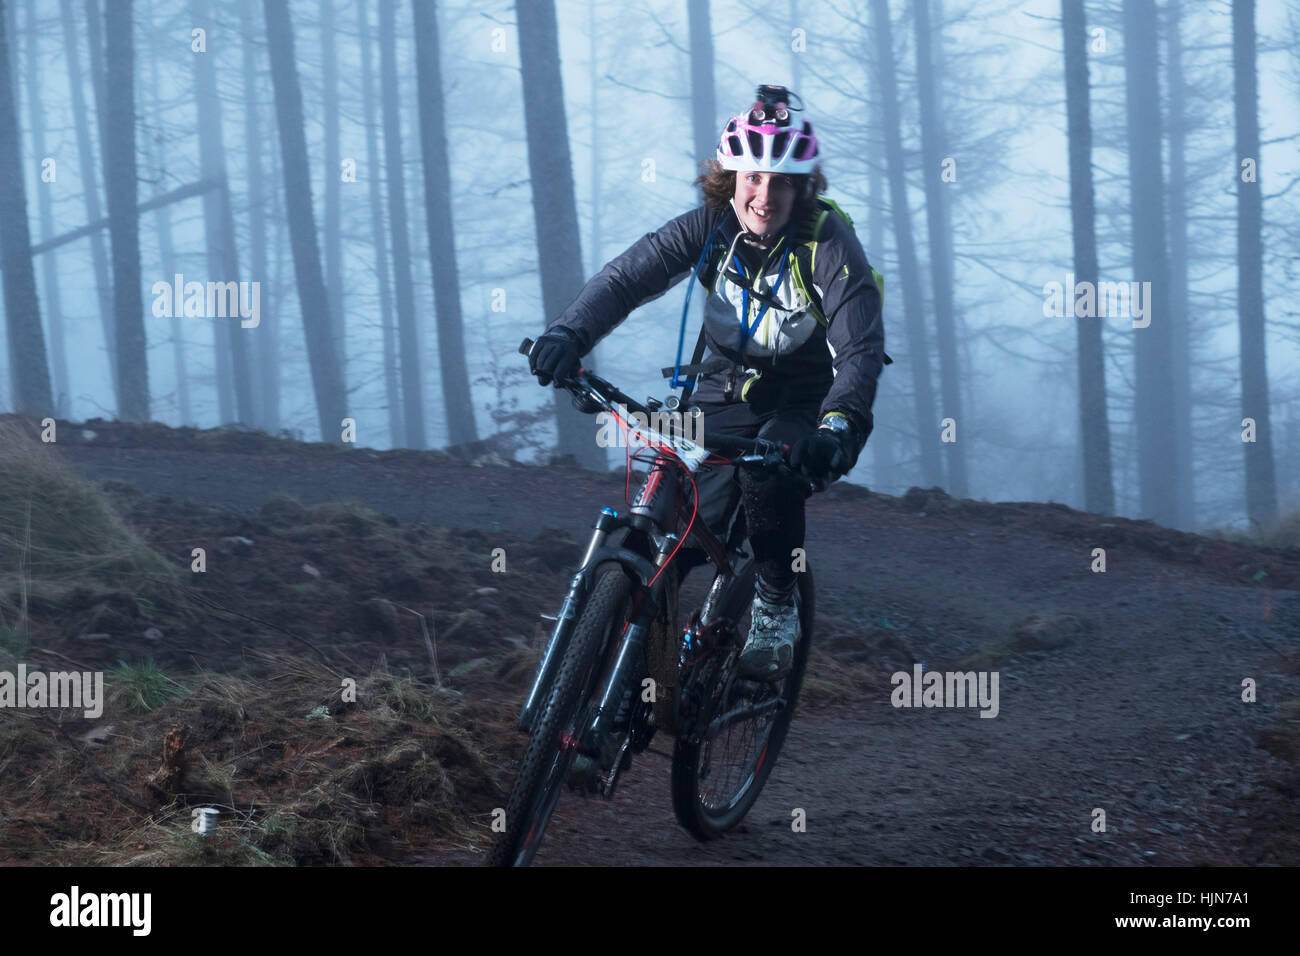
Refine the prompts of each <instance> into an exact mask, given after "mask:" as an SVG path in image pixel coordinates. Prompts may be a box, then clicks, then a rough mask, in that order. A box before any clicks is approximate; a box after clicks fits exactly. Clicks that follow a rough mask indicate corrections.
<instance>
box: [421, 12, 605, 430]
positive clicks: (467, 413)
mask: <svg viewBox="0 0 1300 956" xmlns="http://www.w3.org/2000/svg"><path fill="white" fill-rule="evenodd" d="M411 9H412V11H413V13H414V17H415V69H416V80H417V83H418V84H419V85H418V89H419V102H420V147H421V153H422V155H423V158H424V204H425V216H426V220H427V223H428V230H429V265H430V267H431V272H432V275H433V297H434V308H435V309H436V310H437V313H438V358H439V360H440V363H441V371H442V400H443V405H444V407H445V408H446V410H447V436H448V437H447V442H448V444H451V445H461V444H464V443H465V442H471V441H477V440H478V431H477V429H476V428H475V427H474V395H473V392H472V391H471V390H470V384H469V368H468V366H467V364H466V361H465V330H464V323H463V320H462V318H461V311H460V273H459V271H458V270H457V267H456V235H455V227H454V224H453V222H452V218H451V163H450V162H448V160H447V117H446V111H445V110H444V108H443V91H442V57H441V53H440V51H439V48H438V42H439V41H438V8H437V6H436V4H435V3H434V0H412V3H411ZM592 119H593V121H594V120H595V117H594V116H593V117H592Z"/></svg>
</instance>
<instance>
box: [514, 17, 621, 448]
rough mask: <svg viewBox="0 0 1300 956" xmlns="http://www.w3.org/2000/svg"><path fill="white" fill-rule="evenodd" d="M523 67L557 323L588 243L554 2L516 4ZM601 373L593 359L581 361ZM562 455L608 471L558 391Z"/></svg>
mask: <svg viewBox="0 0 1300 956" xmlns="http://www.w3.org/2000/svg"><path fill="white" fill-rule="evenodd" d="M515 16H516V21H517V23H518V34H519V62H520V66H521V67H522V73H523V76H522V79H523V91H524V125H525V131H526V134H527V137H528V171H529V176H530V177H531V181H532V194H533V225H534V228H535V229H536V232H537V260H538V267H539V270H540V272H541V283H542V310H543V312H544V313H545V314H546V315H548V316H558V315H559V314H560V313H561V312H562V311H563V310H564V307H565V306H567V305H568V304H569V303H570V302H572V301H573V300H574V299H576V298H577V297H578V293H579V292H581V291H582V284H583V283H582V243H581V241H580V240H579V238H578V210H577V203H576V201H575V199H574V195H573V163H572V161H571V159H570V156H569V133H568V123H567V121H566V119H565V111H564V88H563V84H562V82H561V79H560V41H559V33H558V28H557V26H556V22H555V3H554V0H515ZM583 365H584V367H586V368H589V369H591V370H593V371H594V370H595V362H594V360H593V357H592V355H591V354H588V355H587V357H586V358H585V359H584V360H583ZM554 391H555V411H556V420H557V424H558V432H559V439H558V443H557V445H558V447H557V449H556V451H557V453H558V454H559V455H560V456H561V457H563V456H566V455H572V456H573V458H574V459H575V460H576V461H577V462H578V463H579V464H580V465H582V466H584V467H587V468H592V469H595V470H598V471H604V470H606V468H607V467H608V463H609V460H608V458H607V456H606V454H605V450H604V449H603V448H600V447H599V446H597V444H596V441H595V439H596V431H595V427H594V425H593V423H592V420H591V418H590V417H589V416H587V415H583V414H582V413H581V412H579V411H578V410H577V409H576V408H574V407H573V405H572V402H571V399H570V396H569V393H568V392H566V391H564V390H562V389H555V390H554Z"/></svg>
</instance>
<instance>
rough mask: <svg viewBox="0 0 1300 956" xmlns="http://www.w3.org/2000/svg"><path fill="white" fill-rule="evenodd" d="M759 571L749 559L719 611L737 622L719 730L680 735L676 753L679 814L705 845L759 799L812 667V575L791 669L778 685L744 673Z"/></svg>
mask: <svg viewBox="0 0 1300 956" xmlns="http://www.w3.org/2000/svg"><path fill="white" fill-rule="evenodd" d="M756 574H757V572H756V570H755V568H754V565H753V562H752V561H749V562H747V563H746V567H745V568H744V569H742V571H741V573H738V574H737V575H736V579H735V580H734V581H733V582H732V585H731V587H730V589H729V590H728V593H727V595H726V597H725V598H724V599H723V601H722V602H721V611H720V613H721V614H723V615H725V616H726V617H728V618H730V619H731V620H732V621H735V622H736V624H735V634H734V639H733V641H732V644H731V646H730V647H729V648H727V649H726V651H725V652H723V653H725V654H726V657H725V658H724V659H723V660H722V662H721V664H720V666H719V667H718V668H717V670H716V677H715V679H714V681H713V685H712V687H711V688H710V689H709V693H708V696H709V697H710V699H711V701H712V706H711V707H710V710H711V713H712V716H713V719H712V721H711V724H712V727H711V729H710V731H709V733H708V734H707V735H705V736H704V738H703V739H701V740H699V741H698V742H692V741H690V740H688V739H685V738H682V737H679V738H678V740H677V744H676V746H675V748H674V751H673V774H672V778H673V782H672V788H673V811H674V812H675V813H676V814H677V820H678V822H679V823H681V825H682V826H684V827H685V828H686V829H687V830H689V831H690V832H691V834H692V835H693V836H695V837H696V839H699V840H713V839H716V838H718V837H720V836H722V835H723V834H724V833H726V832H727V831H728V830H731V829H733V828H734V827H736V826H737V825H738V824H739V823H740V821H741V820H743V819H744V817H745V814H747V813H748V812H749V810H750V808H751V807H753V805H754V801H755V800H757V799H758V794H759V792H760V791H761V790H762V789H763V784H764V783H766V782H767V778H768V775H769V774H770V773H771V772H772V766H773V765H774V764H775V763H776V758H777V756H778V755H779V754H780V752H781V746H782V744H783V743H785V735H786V732H787V731H788V730H789V729H790V721H791V719H792V718H793V717H794V707H795V702H796V701H797V700H798V698H799V688H800V686H801V685H802V683H803V675H804V669H805V668H806V667H807V664H808V648H809V646H810V644H811V642H812V633H813V616H814V615H813V610H814V608H813V603H814V602H813V580H812V571H811V570H806V571H804V572H802V573H801V574H800V575H799V580H798V587H797V589H796V601H797V603H798V606H799V626H800V629H801V632H802V633H801V636H800V639H799V642H798V643H797V644H796V645H795V649H794V660H793V662H792V663H791V667H790V672H789V673H788V674H786V676H785V677H784V678H782V679H781V680H780V681H775V682H771V683H760V682H755V681H745V680H741V679H740V678H739V676H738V675H737V670H738V666H739V656H740V648H741V647H742V646H744V643H745V639H746V638H747V637H748V635H749V623H750V603H751V602H752V600H753V597H754V582H755V577H756Z"/></svg>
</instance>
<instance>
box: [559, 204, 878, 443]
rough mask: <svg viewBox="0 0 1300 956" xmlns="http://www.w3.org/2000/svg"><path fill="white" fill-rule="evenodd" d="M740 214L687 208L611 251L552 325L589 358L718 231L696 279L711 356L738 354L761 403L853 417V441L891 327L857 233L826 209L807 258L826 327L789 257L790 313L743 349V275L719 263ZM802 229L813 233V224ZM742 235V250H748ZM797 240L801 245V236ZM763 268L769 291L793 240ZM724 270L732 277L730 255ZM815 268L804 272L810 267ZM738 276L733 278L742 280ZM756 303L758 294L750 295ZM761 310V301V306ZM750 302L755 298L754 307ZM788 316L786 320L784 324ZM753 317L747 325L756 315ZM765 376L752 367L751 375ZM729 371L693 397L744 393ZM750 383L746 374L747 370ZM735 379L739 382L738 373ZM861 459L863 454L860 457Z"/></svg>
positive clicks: (776, 315) (706, 381)
mask: <svg viewBox="0 0 1300 956" xmlns="http://www.w3.org/2000/svg"><path fill="white" fill-rule="evenodd" d="M739 231H740V223H739V221H738V220H737V219H736V214H735V212H734V211H732V209H731V208H730V207H728V208H727V210H726V211H725V212H722V213H718V212H713V211H710V210H709V209H708V207H707V206H703V205H702V206H698V207H697V208H695V209H692V210H691V211H690V212H687V213H684V214H683V215H681V216H678V217H677V218H676V219H672V220H670V221H669V222H667V223H665V224H664V225H663V226H661V227H660V228H659V229H657V230H656V231H654V232H651V233H647V234H646V235H645V236H643V237H642V238H641V239H639V240H638V241H637V242H635V243H633V245H632V246H631V247H630V248H629V249H628V250H627V251H626V252H624V253H623V254H622V255H620V256H618V257H617V258H615V259H613V260H612V261H611V262H610V263H609V264H608V265H606V266H605V268H603V269H602V270H601V271H600V272H599V273H598V274H597V275H596V276H595V277H593V278H592V279H591V281H589V282H588V283H587V285H586V286H585V287H584V288H583V290H582V293H581V294H580V295H579V296H578V298H577V299H576V300H575V301H574V302H573V304H572V305H570V306H569V307H568V308H567V309H565V310H564V313H563V314H562V315H561V316H560V317H559V318H558V319H556V320H555V322H553V323H551V327H554V326H563V327H565V328H567V329H569V330H570V331H572V332H573V333H575V334H576V335H577V337H578V340H579V348H580V350H581V354H583V355H585V354H586V353H587V352H589V351H591V349H592V347H593V346H594V345H595V344H596V342H598V341H599V340H600V339H601V338H603V337H604V336H605V335H606V334H607V333H608V332H609V331H610V330H611V329H613V328H614V327H615V326H616V325H618V324H619V323H620V322H622V321H623V320H624V319H625V318H627V316H628V315H629V313H631V312H632V311H633V310H634V309H636V308H638V307H640V306H642V305H645V304H646V303H647V302H650V301H653V300H654V299H657V298H658V297H659V296H661V295H663V294H664V293H665V292H666V291H668V289H669V288H671V287H672V286H673V285H675V284H676V283H678V282H680V281H681V280H682V278H684V277H685V276H688V275H689V274H690V273H691V270H692V269H693V268H694V267H695V264H696V262H697V261H699V259H700V254H701V253H702V252H703V251H704V246H705V243H706V242H707V241H708V239H709V237H710V235H712V236H713V245H712V248H711V251H710V255H709V257H708V259H707V260H706V263H705V268H704V269H703V270H702V271H701V274H700V281H701V283H702V284H703V285H704V288H705V290H706V292H709V301H708V304H707V306H706V309H705V315H706V318H705V341H706V343H707V345H708V349H709V353H710V355H713V356H722V357H723V358H725V359H727V360H730V362H732V363H736V367H737V368H741V369H744V370H748V376H749V377H751V378H754V381H753V382H751V386H752V387H751V388H749V389H747V390H746V392H747V394H746V400H748V401H751V402H754V403H755V404H758V403H759V402H760V401H762V402H772V401H775V402H778V403H782V404H784V403H792V402H816V401H818V400H820V403H821V404H820V411H819V417H820V416H821V415H823V414H825V413H826V412H833V411H835V412H841V413H843V414H844V415H845V417H847V418H848V419H849V421H850V423H851V424H852V425H853V430H854V435H855V438H856V440H857V450H858V451H861V448H862V445H863V444H864V443H865V442H866V440H867V436H868V435H869V434H870V433H871V429H872V417H871V406H872V403H873V402H874V401H875V397H876V381H877V379H878V378H879V377H880V372H881V369H882V367H883V362H884V355H885V335H884V325H883V323H882V321H881V313H880V292H879V290H878V289H877V288H876V284H875V281H874V280H873V277H872V271H871V266H870V264H869V263H868V262H867V257H866V254H865V253H864V252H863V251H862V246H861V244H859V242H858V240H857V236H856V235H855V234H854V233H853V230H852V229H851V228H850V227H849V226H848V225H847V223H845V222H844V221H843V220H842V219H841V218H840V217H839V216H837V215H834V214H832V215H830V216H827V217H826V221H825V225H824V226H823V231H822V234H821V236H820V237H819V239H818V243H817V247H816V253H815V255H814V256H812V257H811V273H812V276H811V281H812V285H813V287H814V289H813V290H810V294H816V295H817V297H818V298H820V302H821V311H822V313H823V315H824V316H825V320H826V321H825V324H823V323H821V322H819V321H817V319H816V318H815V316H814V314H813V311H812V310H810V309H809V308H808V305H809V296H807V295H804V294H803V290H800V289H799V288H797V283H796V282H794V281H793V278H792V275H791V271H790V269H789V265H788V263H787V265H786V269H785V273H784V275H783V276H782V281H781V283H780V286H779V288H778V291H777V294H776V298H778V299H779V300H781V301H782V302H783V303H784V304H785V305H786V310H785V311H780V310H777V309H775V308H769V309H768V312H767V313H766V315H765V317H764V320H763V322H762V323H761V324H760V326H759V329H758V330H757V332H756V333H755V335H754V336H753V337H751V338H749V339H748V340H747V341H746V342H745V343H744V352H743V355H742V352H741V341H740V340H741V326H740V303H741V295H740V288H741V286H740V284H739V283H738V282H735V281H729V280H728V278H727V276H726V275H725V274H724V275H723V276H722V277H718V275H717V267H718V266H719V265H721V264H722V263H721V260H722V259H723V257H724V256H725V255H726V253H727V251H728V249H731V248H732V246H733V240H735V238H736V235H737V233H738V232H739ZM800 235H801V237H802V238H805V239H806V238H810V233H808V232H807V230H806V229H805V230H804V231H803V232H802V233H800ZM743 245H744V244H743V242H742V243H736V247H737V248H740V247H743ZM796 245H797V242H796ZM773 251H774V252H781V253H782V254H781V255H772V256H771V257H770V258H769V261H768V262H767V263H766V264H765V265H764V267H763V273H764V275H763V278H762V279H759V288H760V290H763V291H766V292H768V293H769V295H770V294H771V290H772V286H773V285H775V279H776V278H777V277H778V276H779V275H781V273H780V265H781V263H782V260H783V259H785V258H786V256H785V255H784V253H785V252H786V251H787V244H785V243H783V244H782V245H781V246H778V247H777V248H776V249H775V250H773ZM741 259H742V264H743V265H744V268H743V275H744V277H745V278H746V279H748V280H750V281H752V280H753V278H754V276H755V269H754V267H755V266H756V265H758V263H757V261H756V260H754V259H752V258H749V259H748V260H747V257H746V256H744V255H742V256H741ZM725 269H726V270H727V271H730V272H732V274H733V275H734V273H735V271H736V266H735V262H734V259H732V260H731V261H729V262H727V263H726V266H725ZM806 275H807V269H805V276H806ZM738 278H739V276H737V279H738ZM750 300H751V303H752V302H753V300H754V297H753V296H750ZM760 307H761V303H760ZM753 308H754V306H753V305H752V304H751V316H752V315H754V314H755V313H754V312H753V311H752V310H753ZM782 320H784V321H782ZM752 321H753V320H752V318H751V322H752ZM672 333H673V334H671V335H669V334H666V333H665V334H662V335H660V336H656V339H655V342H656V348H658V346H659V343H660V342H662V343H663V349H664V354H665V355H667V354H670V352H669V350H670V349H672V348H674V347H675V339H676V337H677V329H673V330H672ZM693 342H694V336H688V337H687V339H686V348H687V351H686V354H685V355H684V356H683V358H682V361H683V363H686V362H689V361H690V350H691V347H692V345H693ZM755 372H758V373H761V374H760V375H758V376H754V373H755ZM727 374H728V372H727V371H716V372H712V373H709V374H706V375H703V376H701V377H700V380H699V384H698V388H697V390H696V392H695V395H696V397H697V398H698V399H699V400H700V401H701V402H722V401H738V400H740V396H739V392H740V387H739V386H736V387H735V389H734V392H733V393H732V394H727V393H726V391H725V389H726V384H727V383H726V380H727ZM739 378H740V381H741V382H743V381H744V378H745V376H743V375H742V376H740V377H739ZM734 380H735V379H733V381H734ZM855 458H856V455H855Z"/></svg>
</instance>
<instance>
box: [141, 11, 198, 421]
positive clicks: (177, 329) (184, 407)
mask: <svg viewBox="0 0 1300 956" xmlns="http://www.w3.org/2000/svg"><path fill="white" fill-rule="evenodd" d="M153 9H156V8H155V7H151V10H150V12H151V13H152V12H153ZM158 89H159V86H158V57H156V56H153V57H150V58H149V106H150V109H151V111H152V112H153V115H154V116H161V115H162V106H161V97H160V96H159V92H158ZM161 143H162V135H161V134H158V135H157V136H156V137H155V138H154V139H153V140H152V141H151V140H150V139H149V138H148V137H145V140H144V154H145V163H146V164H147V165H148V167H149V178H151V179H153V181H154V183H155V186H154V193H155V196H158V195H161V194H162V192H163V181H164V178H165V172H164V169H163V164H162V160H161V157H162V151H163V150H162V145H161ZM154 229H155V230H156V231H157V233H158V252H159V255H160V256H161V258H162V274H163V275H165V276H168V277H170V276H174V275H175V274H176V273H177V271H179V270H177V268H176V246H175V243H174V242H173V240H172V214H171V209H169V208H168V207H167V206H159V207H158V208H157V209H155V210H154ZM184 322H185V317H184V316H183V315H181V314H178V313H177V311H176V310H175V309H173V310H172V318H171V332H172V367H173V371H174V372H175V375H176V411H177V416H178V420H179V423H180V424H181V425H193V424H195V422H194V411H193V409H192V408H191V406H190V382H189V373H188V371H187V370H186V367H185V327H184Z"/></svg>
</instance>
